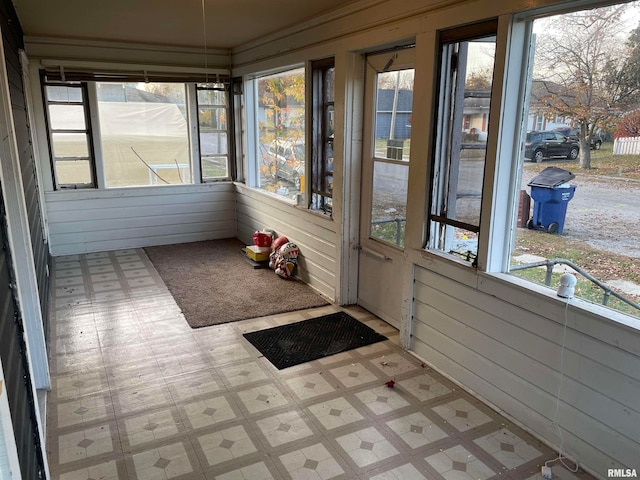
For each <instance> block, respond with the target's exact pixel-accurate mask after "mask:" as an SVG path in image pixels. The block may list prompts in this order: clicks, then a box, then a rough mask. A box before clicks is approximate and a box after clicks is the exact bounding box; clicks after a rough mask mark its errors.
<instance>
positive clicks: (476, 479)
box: [425, 445, 495, 480]
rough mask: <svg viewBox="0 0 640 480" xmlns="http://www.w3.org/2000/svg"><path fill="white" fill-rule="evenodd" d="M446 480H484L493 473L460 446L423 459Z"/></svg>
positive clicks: (493, 473)
mask: <svg viewBox="0 0 640 480" xmlns="http://www.w3.org/2000/svg"><path fill="white" fill-rule="evenodd" d="M425 460H426V461H427V463H428V464H429V465H431V466H432V467H433V468H435V469H436V471H437V472H438V473H439V474H440V475H442V476H443V477H444V478H446V479H447V480H485V479H487V478H489V477H492V476H494V475H495V472H494V471H493V470H491V469H490V468H489V467H487V466H486V465H485V464H484V463H482V462H481V461H480V460H478V459H477V458H476V457H475V455H473V454H472V453H471V452H469V451H468V450H467V449H466V448H464V447H463V446H461V445H457V446H455V447H452V448H449V449H447V450H445V451H443V452H439V453H436V454H435V455H431V456H429V457H427V458H425Z"/></svg>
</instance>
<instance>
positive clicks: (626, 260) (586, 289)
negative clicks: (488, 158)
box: [507, 2, 640, 317]
mask: <svg viewBox="0 0 640 480" xmlns="http://www.w3.org/2000/svg"><path fill="white" fill-rule="evenodd" d="M639 11H640V2H631V3H620V4H618V5H608V6H606V7H601V8H595V9H590V10H581V11H575V12H570V13H563V14H561V15H553V16H548V17H544V18H537V19H536V20H535V21H532V22H531V23H532V25H528V26H527V29H526V31H527V32H528V31H529V27H530V30H531V32H532V33H531V34H528V33H526V34H525V33H524V31H523V35H526V38H523V44H524V45H532V47H531V48H532V49H533V51H532V52H530V53H529V58H531V59H532V64H531V65H529V69H528V73H527V76H526V77H525V78H523V79H521V85H527V86H528V96H527V98H525V100H524V103H523V104H522V105H520V108H521V109H522V118H523V121H522V123H523V125H524V128H523V130H525V131H523V132H522V137H523V140H522V143H523V144H524V151H523V152H522V154H521V156H520V158H519V159H518V160H519V161H518V162H517V165H516V166H514V167H517V168H518V169H519V172H518V173H519V174H518V175H515V176H514V178H517V179H518V180H519V183H518V184H517V185H515V186H516V188H517V190H516V191H518V190H519V192H520V194H519V195H518V196H517V198H518V199H519V202H518V207H519V208H517V210H518V211H520V212H521V215H519V219H518V222H517V228H513V229H512V231H513V232H514V233H513V239H512V241H511V242H509V246H510V248H509V249H508V250H507V251H508V253H509V256H508V265H509V271H510V273H511V274H513V275H515V276H518V277H520V278H522V279H525V280H527V281H531V282H533V283H536V284H539V285H546V286H549V287H550V288H552V289H553V290H556V289H557V288H558V284H559V279H560V276H561V275H562V274H564V273H567V272H568V273H572V274H574V275H575V277H576V278H577V285H576V287H575V296H576V297H579V298H580V299H581V300H586V301H588V302H591V303H594V304H599V305H606V306H607V307H609V308H612V309H615V310H617V311H619V312H623V313H625V314H628V315H632V316H635V317H640V294H639V291H638V285H640V273H639V272H640V244H639V243H638V238H640V228H639V226H638V225H640V223H639V222H640V216H639V215H638V212H640V203H639V202H638V199H639V198H640V189H639V188H638V183H637V180H638V179H640V151H635V152H633V151H628V152H627V153H626V154H616V152H615V150H614V141H612V140H613V138H612V137H614V133H615V125H616V123H618V122H620V116H621V112H630V111H634V110H636V109H637V108H638V105H639V104H640V103H639V102H640V96H639V95H638V87H637V58H638V54H639V52H640V45H639V38H640V37H639V36H638V33H640V30H639V29H638V22H637V18H638V12H639ZM576 45H580V46H581V48H575V46H576ZM633 79H635V80H633ZM542 116H545V117H546V118H553V119H555V121H556V122H561V123H560V124H556V125H549V124H547V126H546V129H548V130H555V132H543V134H531V130H532V129H533V128H535V129H539V128H540V127H539V125H538V124H537V122H535V121H534V118H541V117H542ZM612 126H613V127H612ZM595 132H602V133H603V137H600V136H598V135H597V134H596V133H595ZM593 139H599V142H598V143H594V142H592V140H593ZM609 139H611V140H609ZM632 139H633V137H631V138H630V139H629V140H632ZM540 140H542V141H543V142H544V143H537V144H536V143H535V142H540ZM619 140H621V139H620V138H617V139H616V142H617V141H619ZM549 167H554V169H560V170H561V171H560V172H558V171H557V170H553V171H555V172H557V174H558V177H557V178H558V179H559V180H563V183H559V184H555V182H545V183H542V184H541V183H540V180H541V179H540V178H538V179H536V177H537V176H538V175H540V173H541V172H542V171H543V170H546V169H547V168H549ZM562 171H564V172H568V173H570V174H571V175H575V178H572V176H571V175H569V176H567V175H566V173H562ZM547 172H550V171H547ZM534 179H535V180H534ZM565 179H566V180H567V181H564V180H565Z"/></svg>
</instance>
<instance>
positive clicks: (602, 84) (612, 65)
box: [532, 5, 638, 169]
mask: <svg viewBox="0 0 640 480" xmlns="http://www.w3.org/2000/svg"><path fill="white" fill-rule="evenodd" d="M627 8H628V7H627V5H616V6H611V7H603V8H598V9H594V10H587V11H580V12H575V13H570V14H566V15H559V16H556V17H552V18H550V19H548V25H547V27H546V29H545V34H539V35H538V38H537V47H536V54H535V66H534V79H535V80H537V82H536V83H538V85H540V87H539V88H537V91H536V92H533V95H532V97H533V98H532V101H533V102H535V103H536V104H537V106H538V107H539V108H542V109H543V110H545V111H546V112H547V113H548V114H552V115H561V116H564V117H569V118H571V119H572V121H573V122H574V126H575V127H579V129H580V134H579V138H578V139H579V142H580V168H583V169H588V168H591V152H590V149H589V145H590V138H591V136H592V135H593V134H594V133H595V132H596V131H597V130H598V129H600V128H609V127H611V126H612V125H614V124H615V122H616V121H617V119H618V118H619V117H620V116H621V114H622V113H623V112H624V111H625V109H626V107H627V105H628V102H629V100H630V99H631V98H633V97H634V95H635V94H636V93H637V91H638V86H637V85H634V84H633V82H628V81H627V78H626V76H625V75H623V74H622V72H623V71H624V70H625V69H627V68H628V64H627V59H628V58H629V56H630V48H629V46H628V44H627V42H626V40H627V37H628V35H627V34H625V28H626V24H625V22H624V16H623V14H624V13H625V11H626V9H627Z"/></svg>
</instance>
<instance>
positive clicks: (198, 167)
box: [40, 68, 234, 190]
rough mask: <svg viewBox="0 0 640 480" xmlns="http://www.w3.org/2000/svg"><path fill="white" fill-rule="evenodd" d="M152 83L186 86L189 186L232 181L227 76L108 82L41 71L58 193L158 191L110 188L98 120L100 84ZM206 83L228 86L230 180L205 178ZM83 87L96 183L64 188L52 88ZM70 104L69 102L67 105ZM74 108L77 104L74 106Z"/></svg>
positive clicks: (123, 77)
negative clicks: (202, 111) (201, 118)
mask: <svg viewBox="0 0 640 480" xmlns="http://www.w3.org/2000/svg"><path fill="white" fill-rule="evenodd" d="M140 81H145V82H151V83H176V84H182V85H183V86H184V88H185V93H186V96H185V106H186V122H187V135H188V143H189V166H190V169H191V176H190V179H189V182H188V183H185V185H194V184H202V183H209V182H214V181H232V179H233V171H234V170H233V169H232V164H231V163H232V162H231V159H232V158H234V157H233V152H234V150H233V149H232V144H233V141H232V138H231V135H232V132H233V131H234V129H233V128H232V125H231V124H232V123H233V121H234V119H233V118H231V117H229V114H230V111H231V106H230V103H231V100H230V97H231V95H230V87H229V85H230V81H229V79H228V77H227V76H226V75H223V76H220V75H212V76H211V79H210V80H209V79H208V78H205V76H204V75H200V74H196V75H193V76H186V77H180V76H177V75H171V74H167V75H155V76H153V75H149V76H148V77H147V76H146V75H145V77H141V78H139V75H136V74H127V73H122V74H110V75H106V78H102V77H99V76H96V75H95V74H93V73H90V72H84V71H78V72H70V73H66V74H65V72H64V70H62V69H60V71H58V70H48V69H46V68H44V69H41V70H40V88H41V91H42V100H43V107H44V121H45V126H46V132H47V138H46V140H47V146H48V149H49V160H50V168H51V178H52V181H53V189H54V190H68V189H100V190H112V189H117V188H149V187H156V186H158V185H154V184H148V185H147V184H145V185H130V186H114V187H109V186H107V185H106V180H105V175H104V157H103V155H102V149H101V135H100V122H99V118H98V99H97V87H96V85H97V83H131V82H134V83H135V82H140ZM204 83H219V84H222V85H223V86H224V91H225V99H226V102H227V105H226V115H227V130H226V139H227V154H226V157H227V159H226V163H227V176H226V177H224V178H222V177H221V178H210V179H208V178H202V159H201V155H200V125H199V122H198V115H197V114H198V105H197V103H198V102H197V90H196V87H197V85H198V84H204ZM78 85H79V86H81V88H82V92H83V102H78V103H77V104H78V105H80V104H81V105H82V106H83V107H84V113H85V119H86V120H85V121H86V125H87V137H88V149H89V157H90V158H89V165H90V169H91V175H92V182H91V183H90V184H61V183H59V182H58V173H57V169H56V158H55V157H54V154H53V152H54V150H53V145H52V133H55V129H53V130H52V129H51V119H50V113H49V105H50V104H52V103H53V104H55V103H56V102H50V101H49V100H48V97H47V87H48V86H67V87H68V86H78ZM67 103H68V102H67ZM74 104H76V103H75V102H74ZM177 185H179V184H171V185H162V186H163V187H165V186H177Z"/></svg>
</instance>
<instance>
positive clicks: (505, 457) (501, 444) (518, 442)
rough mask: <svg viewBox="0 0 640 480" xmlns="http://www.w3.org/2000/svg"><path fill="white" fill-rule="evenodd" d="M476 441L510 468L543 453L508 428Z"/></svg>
mask: <svg viewBox="0 0 640 480" xmlns="http://www.w3.org/2000/svg"><path fill="white" fill-rule="evenodd" d="M474 442H475V443H476V444H477V445H478V446H479V447H481V448H482V449H483V450H485V451H487V452H488V453H490V454H491V455H492V456H493V457H494V458H495V459H497V460H498V461H499V462H500V463H502V464H503V465H504V466H505V467H507V468H509V469H512V468H516V467H519V466H520V465H522V464H523V463H526V462H528V461H530V460H533V459H534V458H538V457H540V456H541V455H542V452H541V451H540V450H538V449H536V448H535V447H533V446H532V445H530V444H528V443H527V442H526V441H525V440H523V439H522V438H520V437H519V436H518V435H516V434H515V433H513V432H511V431H509V430H507V429H506V428H503V429H501V430H498V431H497V432H494V433H491V434H489V435H485V436H484V437H480V438H478V439H476V440H474Z"/></svg>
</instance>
